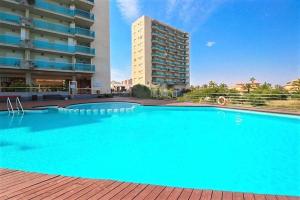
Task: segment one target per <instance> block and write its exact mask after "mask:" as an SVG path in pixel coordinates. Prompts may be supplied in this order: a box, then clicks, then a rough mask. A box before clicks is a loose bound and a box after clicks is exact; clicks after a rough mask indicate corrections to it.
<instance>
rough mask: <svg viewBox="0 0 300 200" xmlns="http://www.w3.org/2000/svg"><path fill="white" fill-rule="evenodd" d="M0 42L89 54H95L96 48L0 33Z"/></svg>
mask: <svg viewBox="0 0 300 200" xmlns="http://www.w3.org/2000/svg"><path fill="white" fill-rule="evenodd" d="M0 44H2V45H6V46H17V47H22V48H29V49H46V50H52V51H58V52H62V53H68V54H75V53H76V54H84V55H89V56H94V55H95V49H92V48H89V47H86V46H79V45H76V46H70V45H67V44H57V43H50V42H46V41H41V40H21V38H20V37H16V36H9V35H0Z"/></svg>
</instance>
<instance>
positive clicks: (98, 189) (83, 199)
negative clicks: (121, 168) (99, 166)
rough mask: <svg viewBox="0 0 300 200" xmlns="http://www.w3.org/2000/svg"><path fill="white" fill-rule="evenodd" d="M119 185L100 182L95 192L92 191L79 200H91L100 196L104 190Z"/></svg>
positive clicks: (112, 182)
mask: <svg viewBox="0 0 300 200" xmlns="http://www.w3.org/2000/svg"><path fill="white" fill-rule="evenodd" d="M114 183H117V182H115V181H105V182H99V183H97V184H96V186H97V187H96V188H95V189H93V190H90V191H89V192H87V193H86V194H84V195H82V196H81V197H79V198H78V200H86V199H90V198H91V197H92V196H94V195H96V194H98V193H99V192H100V191H102V190H104V189H105V188H107V187H110V186H111V185H112V184H114Z"/></svg>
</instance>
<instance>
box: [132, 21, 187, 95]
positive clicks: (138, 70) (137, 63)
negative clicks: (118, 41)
mask: <svg viewBox="0 0 300 200" xmlns="http://www.w3.org/2000/svg"><path fill="white" fill-rule="evenodd" d="M189 74H190V73H189V35H188V33H186V32H183V31H180V30H178V29H176V28H174V27H172V26H169V25H167V24H164V23H162V22H159V21H157V20H155V19H151V18H149V17H147V16H142V17H140V18H139V19H137V20H136V21H135V22H134V23H133V24H132V82H133V85H136V84H142V85H146V86H149V87H153V86H154V87H155V86H168V87H173V88H178V89H182V88H186V87H187V86H188V85H189V82H190V81H189V80H190V79H189Z"/></svg>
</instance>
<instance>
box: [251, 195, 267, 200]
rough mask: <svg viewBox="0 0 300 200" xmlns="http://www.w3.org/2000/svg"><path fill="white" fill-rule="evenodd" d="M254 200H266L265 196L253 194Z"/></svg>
mask: <svg viewBox="0 0 300 200" xmlns="http://www.w3.org/2000/svg"><path fill="white" fill-rule="evenodd" d="M254 198H255V200H266V198H265V195H262V194H254Z"/></svg>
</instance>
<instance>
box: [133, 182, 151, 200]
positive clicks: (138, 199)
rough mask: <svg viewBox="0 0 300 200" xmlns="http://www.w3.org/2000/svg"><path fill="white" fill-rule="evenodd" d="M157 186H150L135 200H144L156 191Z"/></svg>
mask: <svg viewBox="0 0 300 200" xmlns="http://www.w3.org/2000/svg"><path fill="white" fill-rule="evenodd" d="M154 188H155V186H153V185H148V186H147V187H146V188H145V189H144V190H143V191H142V192H140V193H139V194H138V195H137V196H136V197H134V200H143V199H144V198H145V197H146V196H147V195H148V194H149V193H150V192H151V191H152V190H154Z"/></svg>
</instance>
